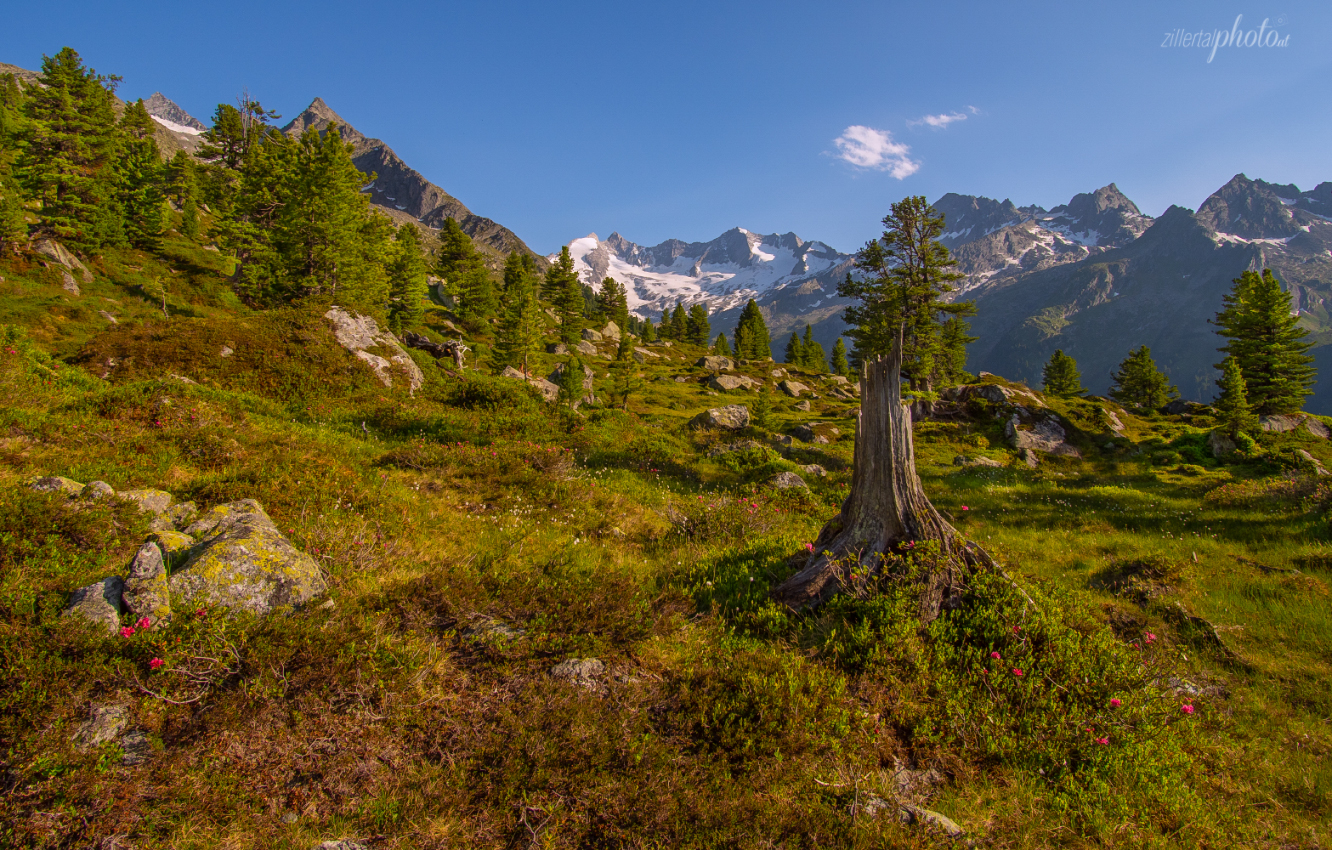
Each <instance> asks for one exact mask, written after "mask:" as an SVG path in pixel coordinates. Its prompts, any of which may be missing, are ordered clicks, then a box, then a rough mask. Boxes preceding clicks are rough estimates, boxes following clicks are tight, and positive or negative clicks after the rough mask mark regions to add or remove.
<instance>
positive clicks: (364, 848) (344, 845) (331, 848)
mask: <svg viewBox="0 0 1332 850" xmlns="http://www.w3.org/2000/svg"><path fill="white" fill-rule="evenodd" d="M314 850H370V845H368V844H362V843H361V842H359V841H353V840H351V839H350V838H338V839H335V840H333V841H321V842H320V843H318V844H316V845H315V846H314Z"/></svg>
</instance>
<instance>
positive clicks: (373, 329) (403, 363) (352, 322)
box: [324, 307, 425, 392]
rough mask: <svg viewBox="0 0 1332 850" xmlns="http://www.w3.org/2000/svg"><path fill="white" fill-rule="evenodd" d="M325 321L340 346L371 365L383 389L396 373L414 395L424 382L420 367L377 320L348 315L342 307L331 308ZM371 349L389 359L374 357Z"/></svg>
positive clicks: (388, 384)
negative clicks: (395, 372)
mask: <svg viewBox="0 0 1332 850" xmlns="http://www.w3.org/2000/svg"><path fill="white" fill-rule="evenodd" d="M324 318H325V319H328V321H329V323H330V324H332V325H333V336H334V337H336V338H337V340H338V344H339V345H341V346H342V347H343V348H345V349H347V350H348V351H350V352H351V353H352V354H354V355H356V357H357V359H359V360H361V361H363V362H364V363H365V364H366V365H367V366H369V367H370V369H371V370H372V371H373V372H374V373H375V377H376V378H378V379H379V381H380V383H382V384H383V385H384V386H386V387H391V386H393V375H394V371H395V370H397V371H398V372H400V374H401V375H402V376H403V377H404V378H405V379H406V381H407V385H408V387H409V388H410V389H411V391H412V392H416V391H417V390H419V389H420V388H421V385H422V384H424V383H425V374H424V373H423V372H422V371H421V367H419V366H417V365H416V362H415V361H413V360H412V358H411V357H410V356H409V355H408V354H407V352H406V351H405V350H403V347H402V346H401V345H399V344H398V340H397V339H396V338H395V337H394V336H393V334H391V333H389V332H388V331H385V330H380V327H379V323H378V322H376V321H375V320H374V319H372V318H370V317H369V316H362V315H359V314H357V313H349V312H347V311H346V310H344V309H342V308H341V307H330V308H329V310H328V312H327V313H325V314H324ZM370 349H378V350H380V351H382V352H384V353H385V354H387V355H388V356H387V357H385V356H382V355H380V354H375V353H373V352H371V351H370Z"/></svg>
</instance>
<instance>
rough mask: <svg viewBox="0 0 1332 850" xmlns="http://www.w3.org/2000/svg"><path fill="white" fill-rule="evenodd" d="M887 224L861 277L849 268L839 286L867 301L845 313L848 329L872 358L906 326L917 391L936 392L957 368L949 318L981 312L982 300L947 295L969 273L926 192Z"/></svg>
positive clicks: (894, 210)
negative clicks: (947, 345)
mask: <svg viewBox="0 0 1332 850" xmlns="http://www.w3.org/2000/svg"><path fill="white" fill-rule="evenodd" d="M883 225H884V231H883V235H882V236H881V237H880V238H879V239H876V240H874V241H871V242H869V243H867V244H866V245H865V247H864V248H862V249H861V251H860V253H859V254H858V255H857V257H856V268H857V269H859V270H860V272H861V275H862V277H861V279H860V280H856V279H854V278H853V277H852V276H851V274H850V273H848V274H847V276H846V280H845V281H844V282H843V283H842V284H841V285H840V286H838V288H837V294H838V295H840V296H842V297H844V298H854V299H857V300H858V301H859V303H858V304H854V305H851V306H848V307H847V308H846V311H845V313H844V319H845V321H846V323H847V324H848V325H849V326H850V327H849V328H848V330H847V336H849V337H851V339H852V341H853V342H854V344H855V350H856V355H857V358H858V359H864V358H866V357H870V356H874V355H883V354H887V353H888V351H889V350H890V349H891V347H892V344H893V341H894V340H895V339H896V338H897V333H898V329H899V328H901V329H902V332H903V360H902V373H903V374H904V375H905V376H906V377H907V379H908V381H909V382H910V385H911V389H912V391H913V392H915V393H918V394H919V393H930V392H933V388H934V387H935V386H936V385H937V384H939V383H941V382H942V381H943V380H945V379H946V375H945V374H944V373H946V372H947V371H948V370H949V369H950V368H953V366H950V364H949V363H948V362H941V355H942V354H943V352H944V344H943V333H942V329H943V324H944V319H945V318H947V317H962V316H968V315H973V314H974V313H975V311H976V308H975V305H974V304H972V303H971V302H969V301H952V302H950V301H946V300H945V296H946V295H947V294H948V293H949V292H952V291H953V289H954V287H953V286H952V284H953V282H954V281H957V280H960V279H961V278H962V275H960V274H958V273H957V272H956V271H954V266H955V265H956V261H955V260H953V259H952V257H951V256H950V255H949V253H948V249H947V248H946V247H944V245H943V244H942V243H940V242H939V241H938V240H939V237H940V236H942V235H943V231H944V218H943V216H942V215H939V214H937V213H936V212H935V211H934V209H933V207H931V206H930V205H929V204H928V203H927V202H926V200H925V198H924V197H921V196H914V197H909V198H904V199H903V200H901V201H898V202H897V203H895V204H893V205H892V207H891V211H890V212H889V213H888V215H887V216H885V217H884V219H883ZM952 360H954V361H955V360H956V354H955V353H954V355H953V357H952Z"/></svg>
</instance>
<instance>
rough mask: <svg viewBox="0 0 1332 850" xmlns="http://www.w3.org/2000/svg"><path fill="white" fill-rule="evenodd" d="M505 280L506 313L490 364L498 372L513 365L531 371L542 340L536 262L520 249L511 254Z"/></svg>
mask: <svg viewBox="0 0 1332 850" xmlns="http://www.w3.org/2000/svg"><path fill="white" fill-rule="evenodd" d="M504 284H505V291H504V300H505V311H504V317H503V318H502V319H501V320H500V326H499V331H498V333H497V334H496V339H495V346H494V348H492V349H491V352H490V365H491V368H492V369H494V370H495V371H496V372H502V371H504V368H505V367H506V366H512V367H514V368H515V369H519V370H521V371H522V373H523V375H528V374H530V372H529V359H530V358H531V356H532V355H533V354H534V353H535V352H536V349H537V345H538V343H539V342H540V341H541V308H540V305H539V303H538V301H537V287H538V285H539V284H538V280H537V271H536V264H535V262H532V261H531V258H530V257H527V256H525V255H520V254H519V253H518V252H517V251H515V252H513V253H512V254H510V255H509V258H508V260H507V262H506V263H505V265H504Z"/></svg>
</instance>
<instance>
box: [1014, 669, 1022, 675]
mask: <svg viewBox="0 0 1332 850" xmlns="http://www.w3.org/2000/svg"><path fill="white" fill-rule="evenodd" d="M1013 675H1014V676H1021V675H1022V671H1021V670H1019V669H1018V668H1016V667H1014V668H1013Z"/></svg>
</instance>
